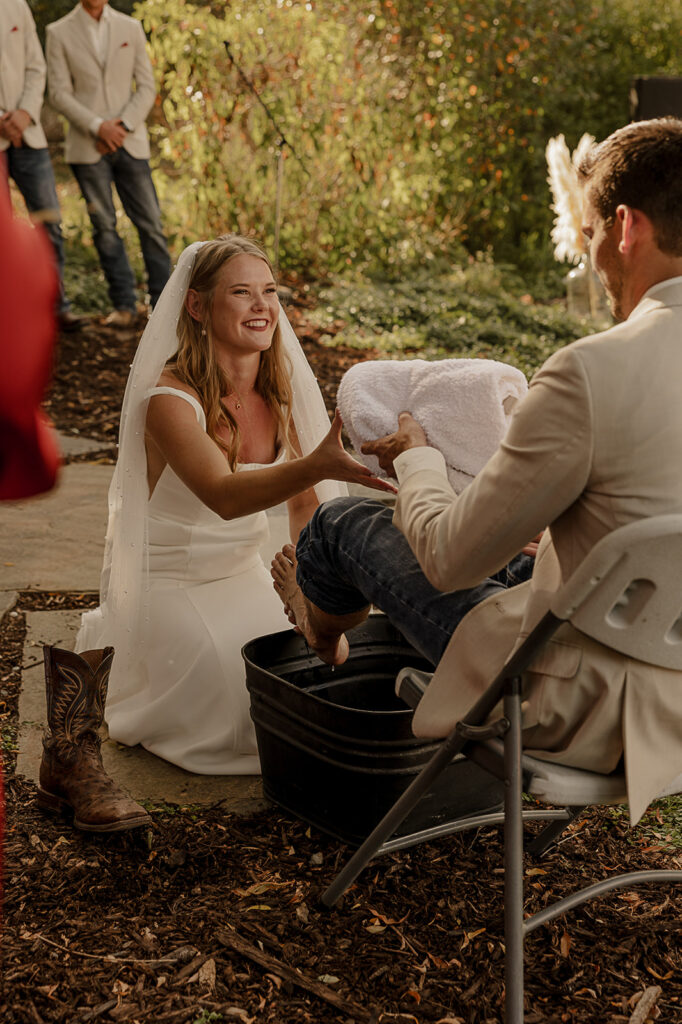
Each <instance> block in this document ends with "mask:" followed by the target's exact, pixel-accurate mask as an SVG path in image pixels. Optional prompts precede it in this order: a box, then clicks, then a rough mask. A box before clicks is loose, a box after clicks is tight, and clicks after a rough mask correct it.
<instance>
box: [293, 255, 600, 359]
mask: <svg viewBox="0 0 682 1024" xmlns="http://www.w3.org/2000/svg"><path fill="white" fill-rule="evenodd" d="M519 296H521V298H519ZM311 319H313V320H314V321H315V322H316V323H317V324H318V325H319V326H321V327H322V328H324V325H325V324H328V323H332V322H333V321H338V320H341V321H343V322H344V325H345V326H344V327H343V328H342V330H341V331H339V332H338V333H336V334H335V335H334V336H333V337H332V336H330V335H327V336H324V335H323V338H322V340H323V341H324V342H325V343H326V344H328V345H330V346H334V345H339V344H343V345H348V346H349V347H351V348H358V349H366V348H373V349H379V351H384V352H386V354H387V356H388V357H392V358H395V357H396V356H401V355H404V356H415V355H416V356H419V357H420V358H424V359H442V358H453V357H468V358H472V357H484V358H488V359H499V360H501V361H502V362H506V363H511V364H512V365H514V366H517V367H518V368H519V369H521V370H522V371H523V372H524V373H525V374H526V375H527V376H528V377H530V376H531V375H532V374H533V373H534V372H535V370H537V369H538V368H539V367H540V366H541V365H542V363H544V361H545V360H546V359H547V358H548V357H549V356H550V355H551V354H552V352H554V351H556V349H558V348H560V347H562V346H563V345H566V344H568V343H569V342H571V341H574V340H575V339H576V338H579V337H581V336H583V335H585V334H589V333H592V332H593V331H594V330H599V329H601V328H603V327H604V326H606V325H605V324H601V323H596V322H593V321H586V320H577V319H576V318H574V317H572V316H569V315H568V313H567V312H566V310H565V307H564V306H563V304H561V303H554V304H544V305H541V304H537V303H534V302H533V301H532V299H531V297H530V295H528V294H524V293H523V285H522V282H521V281H520V280H519V278H518V275H517V274H516V272H515V271H514V270H512V269H511V268H505V267H503V266H499V265H497V266H496V265H494V264H493V263H491V262H490V260H479V261H472V262H471V263H469V264H468V265H467V266H465V267H456V268H454V269H452V270H451V271H450V272H449V273H447V274H441V275H437V276H434V275H431V274H422V275H421V276H417V277H412V278H410V279H409V280H405V281H403V282H400V283H394V282H370V281H367V280H365V281H362V282H338V283H335V284H334V285H333V286H332V287H329V288H326V289H324V290H323V291H322V292H321V294H320V306H319V307H318V308H317V309H316V310H315V312H314V313H313V314H311Z"/></svg>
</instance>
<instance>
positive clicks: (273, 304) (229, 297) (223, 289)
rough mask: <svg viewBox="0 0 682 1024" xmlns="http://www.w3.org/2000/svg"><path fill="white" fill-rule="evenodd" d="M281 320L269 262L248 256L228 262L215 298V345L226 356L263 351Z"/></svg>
mask: <svg viewBox="0 0 682 1024" xmlns="http://www.w3.org/2000/svg"><path fill="white" fill-rule="evenodd" d="M278 319H279V300H278V298H277V286H276V285H275V281H274V278H273V276H272V273H271V272H270V268H269V267H268V265H267V263H265V261H264V260H261V259H258V258H257V257H256V256H251V255H249V254H248V253H244V254H242V255H240V256H235V257H233V258H232V259H231V260H228V262H227V263H226V264H225V266H224V267H223V269H222V271H221V273H220V276H219V278H218V283H217V285H216V289H215V294H214V297H213V307H212V316H211V334H212V341H213V344H214V345H215V346H216V347H217V348H219V349H223V350H224V352H225V353H226V354H234V355H241V354H242V353H243V354H247V353H250V352H263V351H264V350H265V349H268V348H269V347H270V345H271V343H272V336H273V334H274V331H275V328H276V326H277V321H278Z"/></svg>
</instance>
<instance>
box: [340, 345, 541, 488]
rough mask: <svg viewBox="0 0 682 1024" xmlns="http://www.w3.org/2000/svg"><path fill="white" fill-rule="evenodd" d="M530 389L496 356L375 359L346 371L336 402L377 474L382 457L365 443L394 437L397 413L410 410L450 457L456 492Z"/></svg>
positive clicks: (430, 438) (489, 452)
mask: <svg viewBox="0 0 682 1024" xmlns="http://www.w3.org/2000/svg"><path fill="white" fill-rule="evenodd" d="M527 390H528V384H527V383H526V378H525V377H524V375H523V373H522V372H521V371H520V370H517V369H516V367H514V366H508V365H507V364H506V363H500V362H497V361H496V360H494V359H440V360H436V361H433V362H430V361H428V360H426V359H406V360H400V361H396V360H389V359H386V360H383V359H378V360H369V361H367V362H364V363H356V364H355V366H352V367H351V368H350V370H347V371H346V373H345V374H344V375H343V378H342V380H341V383H340V384H339V390H338V392H337V396H336V402H337V405H338V407H339V410H340V412H341V416H342V417H343V423H344V426H345V428H346V431H347V433H348V437H349V438H350V441H351V444H352V445H353V448H354V449H355V452H356V453H357V455H358V458H360V459H362V461H363V462H364V463H365V465H367V466H369V468H370V469H371V470H372V471H373V472H375V473H376V474H377V475H378V476H385V473H383V472H382V471H381V469H380V467H379V462H378V459H377V458H376V457H375V456H373V455H362V454H361V452H360V446H361V445H362V444H363V442H364V441H373V440H375V439H376V438H378V437H384V436H385V435H386V434H392V433H393V431H395V430H397V429H398V414H399V413H401V412H403V411H404V410H405V411H407V412H411V413H412V415H413V416H414V418H415V419H416V420H417V422H418V423H419V424H420V426H421V427H422V429H423V430H424V432H425V434H426V437H427V439H428V442H429V444H431V445H433V447H434V448H437V449H438V450H439V451H440V452H442V453H443V455H444V456H445V461H446V463H447V467H448V477H449V480H450V483H451V485H452V487H453V488H454V490H455V491H456V492H457V493H458V494H459V492H460V491H462V490H463V489H464V488H465V487H466V486H467V484H469V483H471V481H472V480H473V478H474V477H475V476H476V474H477V473H478V472H479V471H480V470H481V469H482V468H483V466H485V464H486V462H487V461H488V459H489V458H490V456H491V455H492V454H493V452H494V451H495V449H496V448H497V447H498V446H499V444H500V441H501V440H502V438H503V437H504V435H505V433H506V431H507V427H508V426H509V421H510V418H511V414H512V412H513V409H514V407H515V405H516V403H517V402H518V401H519V400H520V399H521V398H523V396H524V395H525V393H526V391H527Z"/></svg>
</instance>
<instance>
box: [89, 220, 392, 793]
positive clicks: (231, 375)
mask: <svg viewBox="0 0 682 1024" xmlns="http://www.w3.org/2000/svg"><path fill="white" fill-rule="evenodd" d="M341 426H342V424H341V420H340V418H339V416H338V413H337V414H336V416H335V418H334V421H333V423H332V426H331V429H330V427H329V419H328V417H327V414H326V411H325V408H324V403H323V401H322V396H321V394H320V391H319V388H318V386H317V383H316V381H315V378H314V376H313V374H312V372H311V370H310V367H309V366H308V364H307V362H306V359H305V356H304V355H303V352H302V350H301V348H300V346H299V343H298V341H297V339H296V336H295V335H294V333H293V331H292V329H291V326H290V325H289V321H288V320H287V318H286V315H285V314H284V312H283V311H282V310H281V308H280V305H279V301H278V298H277V290H276V284H275V280H274V276H273V272H272V268H271V266H270V263H269V262H268V259H267V257H266V255H265V253H264V252H263V250H262V249H261V248H260V247H259V246H258V245H256V244H255V243H254V242H253V241H251V240H249V239H246V238H243V237H241V236H238V235H224V236H221V237H220V238H217V239H216V240H215V241H212V242H196V243H194V244H193V245H191V246H189V247H188V248H187V249H186V250H185V251H184V253H183V254H182V256H181V257H180V260H179V261H178V265H177V267H176V269H175V271H174V273H173V275H172V277H171V279H170V281H169V282H168V284H167V285H166V288H165V290H164V292H163V294H162V296H161V298H160V300H159V302H158V303H157V305H156V308H155V310H154V312H153V314H152V316H151V319H150V321H149V323H148V325H147V328H146V329H145V332H144V334H143V336H142V339H141V341H140V345H139V348H138V351H137V354H136V356H135V360H134V362H133V365H132V368H131V372H130V376H129V379H128V384H127V387H126V393H125V397H124V401H123V409H122V413H121V432H120V449H119V458H118V462H117V465H116V469H115V472H114V477H113V480H112V484H111V489H110V493H109V526H108V530H107V541H106V550H105V559H104V569H103V572H102V585H101V604H100V607H99V608H97V609H96V610H95V611H94V612H88V613H86V614H85V615H84V616H83V619H82V623H81V629H80V631H79V634H78V637H77V641H76V650H77V651H83V650H86V649H92V648H96V647H102V646H104V645H105V644H106V645H112V646H113V647H114V648H115V651H116V657H115V658H114V664H113V670H112V673H111V678H110V681H109V697H108V700H107V707H106V718H107V722H108V726H109V735H110V736H111V738H112V739H114V740H116V741H118V742H120V743H125V744H129V745H133V744H137V743H140V744H142V745H143V746H144V747H146V748H147V750H150V751H152V752H153V753H154V754H157V755H158V756H159V757H162V758H165V759H166V760H168V761H171V762H173V763H174V764H177V765H180V766H181V767H182V768H185V769H187V770H188V771H192V772H199V773H204V774H249V773H253V772H258V771H259V763H258V756H257V750H256V743H255V735H254V730H253V726H252V723H251V719H250V715H249V697H248V693H247V690H246V684H245V674H244V666H243V663H242V658H241V653H240V652H241V647H242V646H243V644H244V643H246V642H247V641H248V640H250V639H252V638H253V637H254V636H256V635H262V634H264V633H269V632H274V631H276V630H280V629H286V628H287V627H288V621H287V618H286V616H285V615H284V612H283V610H282V605H281V603H280V601H279V598H278V597H277V595H276V594H275V592H274V590H273V589H272V581H271V579H270V575H269V572H268V571H267V570H266V568H265V566H264V565H263V562H262V560H261V558H260V556H259V553H258V552H259V548H260V547H261V545H262V544H263V543H264V542H265V541H266V540H267V536H268V526H267V517H266V514H265V511H264V510H265V509H267V508H271V507H274V506H276V505H278V504H280V503H281V502H284V501H286V502H287V503H288V512H289V525H290V532H291V538H292V541H293V542H294V543H295V541H296V539H297V537H298V533H299V531H300V529H301V527H302V526H303V525H304V524H305V523H306V522H307V520H308V519H309V517H310V515H311V514H312V512H313V511H314V509H315V508H316V506H317V504H318V503H319V502H320V501H322V500H326V499H328V498H331V497H334V496H338V495H339V494H341V493H344V490H345V489H344V488H343V487H342V486H340V485H339V484H335V483H332V482H331V481H348V482H351V481H352V482H356V483H363V484H365V485H369V486H371V487H375V488H377V489H380V490H387V489H392V488H391V485H390V484H387V483H386V481H382V480H378V479H376V478H375V477H373V476H372V474H371V472H370V470H368V469H367V468H366V467H364V466H362V465H360V463H358V462H356V461H355V460H354V459H352V458H351V457H350V456H349V455H348V454H347V453H346V452H345V451H344V450H343V446H342V443H341Z"/></svg>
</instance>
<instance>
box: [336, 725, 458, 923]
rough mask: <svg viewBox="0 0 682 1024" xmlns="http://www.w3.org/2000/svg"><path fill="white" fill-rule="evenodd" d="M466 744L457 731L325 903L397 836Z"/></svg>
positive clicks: (357, 853) (355, 857) (342, 874)
mask: <svg viewBox="0 0 682 1024" xmlns="http://www.w3.org/2000/svg"><path fill="white" fill-rule="evenodd" d="M463 745H464V741H463V740H462V738H461V737H460V736H459V735H457V733H456V732H455V731H454V730H453V731H452V732H451V733H450V735H449V736H448V738H447V739H446V740H444V741H443V743H442V744H441V746H440V747H439V748H438V750H437V751H436V753H435V754H434V755H433V757H432V758H431V760H430V761H428V762H427V763H426V764H425V765H424V767H423V768H422V770H421V771H420V772H419V774H418V775H417V776H416V777H415V778H414V779H413V781H412V782H411V783H410V785H409V786H408V787H407V789H406V790H405V792H404V793H402V794H401V796H400V797H398V799H397V800H396V802H395V803H394V804H393V806H392V807H391V808H390V809H389V810H388V811H387V813H386V814H385V815H384V817H383V818H382V819H381V821H380V822H379V823H378V825H376V826H375V827H374V830H373V831H372V832H370V834H369V835H368V837H367V839H365V841H364V843H363V844H362V846H359V847H358V849H357V850H356V851H355V853H354V854H353V856H352V857H351V859H350V860H349V861H348V863H347V864H346V866H345V867H344V868H342V870H341V871H340V872H339V873H338V875H337V876H336V878H335V879H334V880H333V882H332V883H331V885H330V886H329V888H328V889H327V890H326V891H325V892H324V893H323V894H322V903H323V904H324V905H325V907H333V906H334V904H335V903H336V901H337V900H338V899H339V897H340V896H342V895H343V893H344V892H345V891H346V889H347V888H348V887H349V886H350V885H352V884H353V882H354V881H355V879H356V878H357V877H358V875H359V874H360V872H361V871H362V870H363V869H364V868H365V867H367V865H368V864H369V862H370V861H371V860H372V858H373V857H374V856H375V855H376V854H377V853H378V851H379V850H380V849H381V847H382V845H383V843H384V842H385V841H386V840H387V839H389V838H390V836H392V835H393V833H394V832H395V830H396V829H397V828H398V826H399V825H400V824H401V823H402V822H403V821H404V820H405V818H406V817H407V815H408V814H409V813H410V811H411V810H412V808H413V807H415V806H416V805H417V804H418V803H419V801H420V800H421V798H422V796H423V795H424V793H426V792H427V791H428V790H429V789H430V788H431V786H432V785H433V783H434V782H435V780H436V779H437V778H438V776H439V775H440V774H441V773H442V772H443V771H445V769H446V768H447V766H448V765H449V764H450V762H451V761H452V759H453V757H454V756H455V754H457V753H459V751H460V750H461V749H462V747H463Z"/></svg>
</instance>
